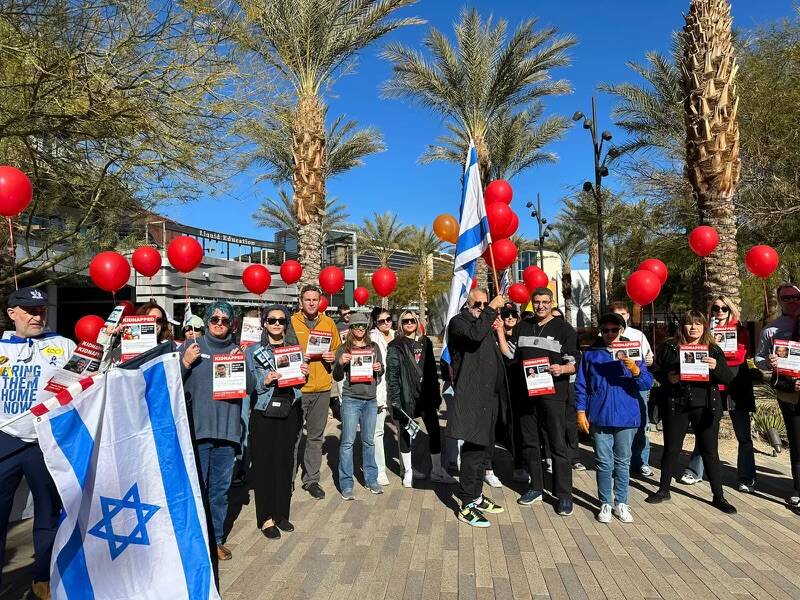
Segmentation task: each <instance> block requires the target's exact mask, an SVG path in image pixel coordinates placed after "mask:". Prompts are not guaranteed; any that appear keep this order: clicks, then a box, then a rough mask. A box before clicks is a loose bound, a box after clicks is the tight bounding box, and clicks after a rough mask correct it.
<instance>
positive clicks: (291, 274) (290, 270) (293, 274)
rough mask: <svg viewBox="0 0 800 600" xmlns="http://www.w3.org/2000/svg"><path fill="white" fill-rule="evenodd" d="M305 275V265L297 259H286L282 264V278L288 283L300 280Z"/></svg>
mask: <svg viewBox="0 0 800 600" xmlns="http://www.w3.org/2000/svg"><path fill="white" fill-rule="evenodd" d="M302 276H303V266H302V265H301V264H300V263H299V262H297V261H296V260H291V259H290V260H286V261H284V262H283V264H282V265H281V279H283V283H285V284H286V285H292V284H293V283H297V282H298V281H300V278H301V277H302Z"/></svg>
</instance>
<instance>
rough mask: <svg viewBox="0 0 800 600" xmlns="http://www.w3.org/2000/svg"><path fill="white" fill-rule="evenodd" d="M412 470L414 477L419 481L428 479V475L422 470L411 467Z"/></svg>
mask: <svg viewBox="0 0 800 600" xmlns="http://www.w3.org/2000/svg"><path fill="white" fill-rule="evenodd" d="M411 472H412V473H413V474H414V479H416V480H417V481H421V480H423V479H427V478H428V476H427V475H425V473H423V472H422V471H417V470H416V469H411Z"/></svg>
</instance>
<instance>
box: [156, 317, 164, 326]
mask: <svg viewBox="0 0 800 600" xmlns="http://www.w3.org/2000/svg"><path fill="white" fill-rule="evenodd" d="M163 324H164V319H162V318H161V317H156V325H163Z"/></svg>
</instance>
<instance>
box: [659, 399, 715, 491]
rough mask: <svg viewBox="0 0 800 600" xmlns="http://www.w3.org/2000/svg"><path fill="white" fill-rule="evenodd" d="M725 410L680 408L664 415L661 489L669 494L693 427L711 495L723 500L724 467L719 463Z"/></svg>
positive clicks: (677, 407) (702, 407)
mask: <svg viewBox="0 0 800 600" xmlns="http://www.w3.org/2000/svg"><path fill="white" fill-rule="evenodd" d="M721 418H722V409H721V407H719V406H714V407H713V408H708V407H705V406H701V407H698V408H687V407H679V406H676V407H675V410H674V411H672V410H667V411H665V412H664V414H663V415H662V419H663V420H664V455H663V457H662V458H661V484H660V486H659V489H661V490H663V491H668V490H669V486H670V483H672V477H673V475H674V474H675V473H676V472H677V471H676V469H677V466H678V456H679V455H680V453H681V450H682V449H683V440H684V438H685V437H686V432H687V431H688V430H689V424H690V423H691V424H692V430H693V431H694V435H695V438H696V440H697V441H696V449H697V450H698V451H699V453H700V456H702V457H703V469H704V471H705V474H706V476H707V477H708V482H709V484H711V492H712V493H713V494H714V497H715V498H722V496H723V492H722V467H721V465H720V462H719V449H718V444H719V421H720V419H721Z"/></svg>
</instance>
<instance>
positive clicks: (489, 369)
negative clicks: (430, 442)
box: [445, 307, 511, 446]
mask: <svg viewBox="0 0 800 600" xmlns="http://www.w3.org/2000/svg"><path fill="white" fill-rule="evenodd" d="M496 318H497V312H496V311H495V310H494V309H492V308H489V307H487V308H485V309H484V310H483V312H482V313H481V315H480V316H479V317H474V316H473V315H472V313H471V312H470V311H469V309H464V310H462V311H461V312H460V313H459V314H457V315H456V316H455V317H453V318H452V319H451V320H450V323H449V324H448V328H447V335H448V338H447V347H448V349H449V350H450V357H451V365H452V367H453V389H454V391H455V396H454V399H453V406H452V407H448V409H447V428H446V430H445V431H446V435H447V436H448V437H451V438H455V439H459V440H464V441H465V442H472V443H473V444H479V445H481V446H491V445H493V444H494V441H495V426H498V429H500V430H502V431H506V430H510V427H511V407H510V405H509V394H508V380H507V378H506V369H505V365H504V364H503V357H502V355H501V353H500V348H499V347H498V346H497V342H496V340H495V336H494V331H493V330H492V324H493V323H494V320H495V319H496ZM498 378H499V379H500V381H499V385H498ZM495 393H498V395H499V403H498V401H497V400H496V399H495ZM498 421H499V423H498ZM505 437H507V438H509V442H508V443H509V446H510V439H511V436H510V435H506V436H505Z"/></svg>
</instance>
